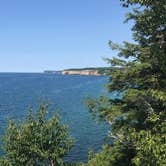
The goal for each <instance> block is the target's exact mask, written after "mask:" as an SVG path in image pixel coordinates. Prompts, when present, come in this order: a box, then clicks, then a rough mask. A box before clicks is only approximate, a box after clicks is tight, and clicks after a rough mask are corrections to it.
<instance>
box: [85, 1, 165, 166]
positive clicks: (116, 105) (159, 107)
mask: <svg viewBox="0 0 166 166" xmlns="http://www.w3.org/2000/svg"><path fill="white" fill-rule="evenodd" d="M121 2H122V4H123V6H124V7H129V6H130V5H131V6H132V7H133V8H134V9H133V11H132V12H131V13H128V14H127V17H126V22H128V21H129V20H133V21H134V26H133V27H132V31H133V38H134V40H135V43H134V44H133V43H129V42H124V43H123V46H119V45H118V44H114V43H113V42H111V41H110V43H109V44H110V47H111V48H112V49H113V50H118V51H119V53H118V57H119V58H117V57H116V58H113V59H108V62H109V63H110V64H111V65H112V66H114V67H118V68H119V69H121V70H119V69H118V68H117V69H116V68H114V70H110V76H111V77H110V81H109V84H108V90H109V92H113V91H115V90H116V91H119V92H121V93H122V98H120V99H119V98H117V99H109V98H106V97H101V98H99V99H98V100H96V101H89V107H90V109H91V111H92V112H93V113H94V114H95V115H96V117H98V118H100V119H104V120H106V121H108V122H110V123H111V135H110V138H112V140H113V141H114V144H113V146H105V147H104V148H103V150H102V151H101V153H99V154H96V155H95V156H94V157H92V158H91V159H90V161H89V162H88V164H87V165H88V166H93V165H97V166H130V165H133V166H134V165H135V166H164V165H166V1H165V0H160V1H156V0H121Z"/></svg>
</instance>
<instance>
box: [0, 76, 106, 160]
mask: <svg viewBox="0 0 166 166" xmlns="http://www.w3.org/2000/svg"><path fill="white" fill-rule="evenodd" d="M106 83H107V78H106V77H96V76H71V75H70V76H69V75H66V76H64V75H53V74H30V73H29V74H17V73H15V74H14V73H1V74H0V127H1V128H0V133H1V134H3V133H4V131H5V128H6V124H7V120H8V119H9V118H14V119H17V120H20V119H22V120H23V119H24V117H25V116H26V114H27V112H28V108H29V107H31V106H32V107H34V108H36V107H37V105H38V104H39V103H40V102H41V101H44V100H50V101H51V106H50V110H49V116H50V117H51V115H52V114H53V112H54V111H56V110H58V111H59V112H60V116H61V119H62V121H63V122H64V123H65V124H68V126H69V130H70V132H71V135H72V136H73V137H74V138H75V146H74V147H73V148H72V150H71V152H70V154H69V155H68V156H67V157H66V158H65V160H68V161H72V162H76V161H86V160H87V157H88V150H89V149H90V148H93V149H94V150H95V151H98V150H99V149H100V148H101V145H102V143H103V142H104V139H105V137H106V135H107V131H108V126H107V125H106V124H104V123H102V124H101V123H100V124H98V123H96V122H95V121H94V120H93V119H92V116H91V114H90V113H89V112H88V109H87V107H86V106H85V99H86V98H87V97H88V96H94V97H96V96H99V95H102V94H105V93H106V91H105V89H104V85H105V84H106Z"/></svg>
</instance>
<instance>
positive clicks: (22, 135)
mask: <svg viewBox="0 0 166 166" xmlns="http://www.w3.org/2000/svg"><path fill="white" fill-rule="evenodd" d="M47 107H48V106H47V105H42V106H40V107H39V110H38V111H37V112H36V114H35V115H33V114H32V113H31V112H30V113H29V115H28V116H27V118H26V121H25V122H24V123H21V124H17V123H15V122H14V121H13V120H11V121H9V124H8V128H7V131H6V134H5V137H4V151H5V156H4V158H1V162H0V163H1V165H6V166H16V165H17V166H23V165H27V166H28V165H29V166H30V165H31V166H32V165H35V166H36V165H51V164H52V166H53V165H62V164H63V161H62V157H64V156H65V155H66V154H67V153H68V152H69V150H70V149H71V147H72V145H73V139H72V138H71V137H69V135H68V132H67V127H66V126H65V125H63V124H61V122H60V120H59V116H58V115H57V113H55V115H54V116H53V117H52V118H51V119H49V120H47V118H46V115H47Z"/></svg>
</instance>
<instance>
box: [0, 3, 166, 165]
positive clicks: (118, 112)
mask: <svg viewBox="0 0 166 166" xmlns="http://www.w3.org/2000/svg"><path fill="white" fill-rule="evenodd" d="M121 2H122V4H123V6H124V7H129V6H130V5H131V6H132V7H133V8H134V9H133V11H132V12H131V13H128V14H127V18H126V22H128V21H129V20H133V21H134V25H133V28H132V31H133V38H134V40H135V43H129V42H124V43H123V46H119V45H117V44H114V43H113V42H110V47H111V48H112V49H113V50H114V49H115V50H118V51H119V53H118V58H117V56H116V58H113V59H108V62H109V63H110V64H111V66H113V67H114V68H110V71H109V76H111V77H110V81H109V84H108V90H109V92H113V91H119V92H120V93H122V97H121V98H116V99H110V98H107V97H100V98H99V99H96V100H89V102H88V105H89V108H90V110H91V111H92V113H93V114H94V115H95V116H96V118H99V119H101V120H106V121H108V122H109V123H110V124H111V134H110V139H111V140H112V141H113V142H114V143H113V145H104V146H103V149H102V151H101V152H100V153H97V154H93V153H92V152H91V153H90V156H89V161H88V163H85V164H84V163H83V164H80V165H83V166H165V165H166V1H165V0H159V1H156V0H121ZM39 110H40V111H39V112H38V113H37V114H36V116H35V117H34V116H32V114H30V115H29V116H28V118H27V121H26V122H25V123H24V124H20V125H17V124H16V123H15V122H13V121H11V122H10V123H9V126H8V129H7V132H6V135H5V139H4V149H5V152H6V153H5V156H4V158H2V159H1V165H9V166H14V165H18V166H19V165H20V166H23V165H52V166H55V165H56V166H57V165H64V164H65V163H63V160H62V158H63V156H65V155H66V154H67V153H68V151H69V150H70V148H71V147H72V143H73V141H72V139H71V138H70V137H69V135H68V133H67V130H66V127H65V126H64V125H63V124H61V123H60V121H59V118H58V116H57V115H55V116H54V117H53V118H52V119H50V120H48V121H47V120H46V119H45V114H46V107H40V109H39Z"/></svg>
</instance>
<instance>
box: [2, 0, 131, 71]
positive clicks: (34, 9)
mask: <svg viewBox="0 0 166 166" xmlns="http://www.w3.org/2000/svg"><path fill="white" fill-rule="evenodd" d="M127 11H128V9H124V8H122V7H121V6H120V2H119V1H118V0H5V1H0V72H42V71H43V70H61V69H66V68H77V67H93V66H94V67H95V66H106V63H105V62H104V61H103V59H102V57H112V56H113V55H114V53H113V52H112V51H111V50H110V49H109V46H108V41H109V40H112V41H114V42H119V43H121V42H122V41H125V40H127V41H131V40H132V38H131V31H130V28H131V24H123V21H124V15H125V13H126V12H127Z"/></svg>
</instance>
